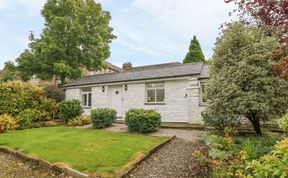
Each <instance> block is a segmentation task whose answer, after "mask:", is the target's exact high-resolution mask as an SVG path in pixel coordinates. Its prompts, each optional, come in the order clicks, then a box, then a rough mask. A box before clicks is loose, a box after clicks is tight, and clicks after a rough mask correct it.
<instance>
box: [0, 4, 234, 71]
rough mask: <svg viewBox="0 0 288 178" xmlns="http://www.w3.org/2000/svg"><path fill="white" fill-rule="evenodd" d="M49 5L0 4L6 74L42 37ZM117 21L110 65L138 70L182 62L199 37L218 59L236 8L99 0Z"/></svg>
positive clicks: (1, 56)
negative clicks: (224, 27) (33, 39)
mask: <svg viewBox="0 0 288 178" xmlns="http://www.w3.org/2000/svg"><path fill="white" fill-rule="evenodd" d="M45 2H46V0H0V69H1V68H3V66H4V62H6V61H9V60H11V61H13V60H15V59H16V58H17V57H18V56H19V55H20V54H21V53H22V52H23V51H24V50H25V49H26V48H27V47H28V46H27V45H28V36H29V33H30V31H33V32H34V34H35V35H36V36H39V35H40V33H41V31H42V29H43V27H44V20H43V18H42V16H41V14H40V11H41V9H42V7H43V5H44V3H45ZM96 2H98V3H101V4H102V8H103V10H106V11H109V12H110V13H111V16H112V20H111V23H110V26H111V27H112V28H113V29H114V30H113V33H114V34H115V35H116V36H117V39H115V40H114V41H113V42H112V43H111V56H110V58H109V59H108V61H109V62H111V63H113V64H115V65H118V66H119V67H121V66H122V64H123V63H124V62H131V63H132V64H133V66H139V65H149V64H157V63H166V62H175V61H179V62H182V60H183V58H184V57H185V54H186V53H187V51H188V48H189V44H190V40H191V39H192V37H193V35H196V36H197V38H198V40H199V41H200V44H201V47H202V50H203V52H204V55H205V57H206V59H208V58H210V57H211V56H212V54H213V48H214V43H215V41H216V38H217V37H218V36H219V32H220V30H219V27H220V25H221V24H223V23H225V22H229V21H230V20H231V19H232V17H230V16H229V12H230V11H232V10H233V5H231V4H226V3H224V0H96Z"/></svg>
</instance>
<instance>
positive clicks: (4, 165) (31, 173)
mask: <svg viewBox="0 0 288 178" xmlns="http://www.w3.org/2000/svg"><path fill="white" fill-rule="evenodd" d="M0 177H1V178H60V177H61V178H70V177H69V176H66V175H64V174H59V173H57V172H54V171H51V170H48V169H45V168H43V167H40V166H37V165H35V164H33V163H30V162H29V163H28V162H25V161H22V160H20V159H18V158H17V157H15V156H13V155H9V154H6V153H1V152H0Z"/></svg>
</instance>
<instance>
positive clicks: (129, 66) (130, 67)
mask: <svg viewBox="0 0 288 178" xmlns="http://www.w3.org/2000/svg"><path fill="white" fill-rule="evenodd" d="M132 68H133V67H132V63H131V62H126V63H124V64H123V65H122V69H123V70H132Z"/></svg>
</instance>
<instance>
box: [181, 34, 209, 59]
mask: <svg viewBox="0 0 288 178" xmlns="http://www.w3.org/2000/svg"><path fill="white" fill-rule="evenodd" d="M192 62H205V57H204V54H203V52H202V49H201V46H200V43H199V41H198V40H197V38H196V36H193V39H192V40H191V43H190V46H189V51H188V53H187V54H186V56H185V58H184V60H183V63H184V64H187V63H192Z"/></svg>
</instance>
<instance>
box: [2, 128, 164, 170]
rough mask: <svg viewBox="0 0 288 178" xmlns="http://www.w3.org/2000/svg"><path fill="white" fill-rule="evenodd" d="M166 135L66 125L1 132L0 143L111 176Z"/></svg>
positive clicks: (50, 160)
mask: <svg viewBox="0 0 288 178" xmlns="http://www.w3.org/2000/svg"><path fill="white" fill-rule="evenodd" d="M165 140H166V138H159V137H150V136H144V135H138V134H128V133H118V132H108V131H103V130H92V129H75V128H66V127H54V128H35V129H28V130H21V131H15V132H10V133H4V134H0V145H2V146H3V145H4V146H7V147H10V148H13V149H17V150H21V151H22V152H24V153H28V154H31V155H33V156H35V157H38V158H42V159H45V160H47V161H49V162H52V163H64V164H68V165H69V166H71V167H72V168H75V169H77V170H80V171H83V172H87V173H96V174H98V175H100V174H102V175H107V174H108V175H113V174H114V173H116V172H118V171H119V170H121V168H123V166H125V165H127V164H128V163H129V162H130V161H132V160H133V159H134V158H135V157H137V156H139V155H140V154H142V153H145V152H147V151H148V150H149V149H151V148H153V147H155V146H156V145H158V144H160V143H162V142H163V141H165Z"/></svg>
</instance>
